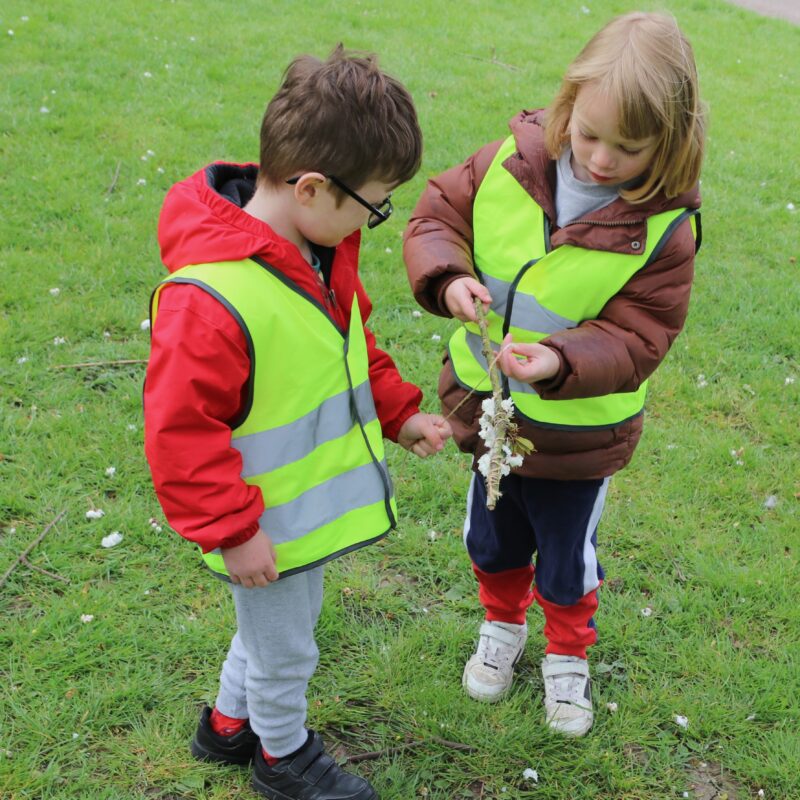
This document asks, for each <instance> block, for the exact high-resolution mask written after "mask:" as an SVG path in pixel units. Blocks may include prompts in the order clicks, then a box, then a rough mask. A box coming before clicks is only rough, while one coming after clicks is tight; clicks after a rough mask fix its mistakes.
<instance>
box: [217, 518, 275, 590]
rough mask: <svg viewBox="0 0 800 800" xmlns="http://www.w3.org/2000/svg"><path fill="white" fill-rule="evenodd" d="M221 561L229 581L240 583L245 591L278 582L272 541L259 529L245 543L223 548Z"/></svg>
mask: <svg viewBox="0 0 800 800" xmlns="http://www.w3.org/2000/svg"><path fill="white" fill-rule="evenodd" d="M222 560H223V561H224V562H225V567H226V569H227V570H228V574H229V575H230V577H231V580H232V581H233V582H234V583H240V584H241V585H242V586H244V587H245V589H252V588H253V587H254V586H266V585H267V584H268V583H270V582H272V581H276V580H278V569H277V567H276V566H275V562H276V561H277V555H276V554H275V548H274V547H273V545H272V539H270V538H269V536H267V534H266V533H264V531H262V530H261V529H260V528H259V530H258V533H256V535H255V536H253V537H252V538H251V539H248V540H247V541H246V542H244V543H242V544H240V545H237V546H236V547H223V548H222Z"/></svg>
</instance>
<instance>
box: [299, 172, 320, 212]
mask: <svg viewBox="0 0 800 800" xmlns="http://www.w3.org/2000/svg"><path fill="white" fill-rule="evenodd" d="M326 181H327V178H326V177H325V176H324V175H323V174H322V173H321V172H304V173H303V174H302V175H301V176H300V177H299V179H298V181H297V183H296V184H294V187H293V188H294V198H295V200H297V202H298V203H300V204H301V205H308V204H309V203H310V202H312V201H313V200H314V198H315V197H316V196H317V193H318V192H320V191H321V190H322V188H323V187H324V186H325V183H326Z"/></svg>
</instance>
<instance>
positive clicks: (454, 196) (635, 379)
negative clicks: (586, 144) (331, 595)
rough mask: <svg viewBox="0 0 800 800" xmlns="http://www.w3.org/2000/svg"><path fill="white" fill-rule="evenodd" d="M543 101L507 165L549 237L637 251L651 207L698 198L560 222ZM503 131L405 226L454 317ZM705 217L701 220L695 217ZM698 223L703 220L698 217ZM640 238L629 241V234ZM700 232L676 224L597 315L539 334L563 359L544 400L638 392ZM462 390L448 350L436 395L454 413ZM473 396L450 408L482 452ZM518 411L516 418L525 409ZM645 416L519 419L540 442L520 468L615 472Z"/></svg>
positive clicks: (451, 174) (684, 304) (457, 427)
mask: <svg viewBox="0 0 800 800" xmlns="http://www.w3.org/2000/svg"><path fill="white" fill-rule="evenodd" d="M542 119H543V111H542V110H539V111H523V112H521V113H520V114H519V115H517V116H516V117H514V118H513V119H512V120H511V123H510V127H511V131H512V133H513V134H514V137H515V139H516V144H517V153H515V154H514V155H513V156H511V157H510V158H508V159H507V160H506V161H505V163H504V166H505V168H506V169H507V170H508V171H509V172H510V173H511V174H512V175H513V176H514V177H515V178H516V179H517V180H518V181H519V183H520V185H521V186H522V187H523V188H524V189H525V190H526V191H527V192H528V193H529V194H530V195H531V196H532V197H533V199H534V200H535V201H536V202H537V203H538V204H539V205H540V206H541V207H542V208H543V209H544V211H545V213H546V214H547V217H548V218H549V220H550V225H551V245H552V247H553V248H556V247H558V246H560V245H563V244H570V245H575V246H577V247H584V248H592V249H596V250H605V251H611V252H615V253H635V252H637V251H638V250H639V248H640V247H641V248H644V246H645V239H646V224H645V218H646V217H648V216H651V215H653V214H657V213H659V212H661V211H667V210H670V209H676V208H692V209H695V208H699V207H700V194H699V191H698V189H697V187H695V188H694V189H692V190H691V191H689V192H686V193H685V194H683V195H681V196H680V197H675V198H672V199H668V198H666V197H664V196H662V195H660V196H658V197H656V198H654V199H653V200H651V201H648V202H646V203H643V204H640V205H632V204H631V203H628V202H626V201H625V200H623V199H621V198H618V199H617V200H615V201H614V202H613V203H611V204H610V205H608V206H606V207H605V208H602V209H600V210H599V211H595V212H593V213H591V214H587V215H586V217H585V219H583V220H581V221H579V222H572V223H570V224H568V225H565V226H564V227H563V228H558V227H557V226H556V223H555V219H556V214H555V202H554V189H555V181H556V169H555V167H556V163H555V161H554V160H553V159H552V158H551V157H550V156H549V155H548V153H547V150H546V149H545V146H544V136H543V128H542V127H541V122H542ZM501 144H502V141H497V142H493V143H492V144H488V145H486V146H485V147H483V148H481V149H480V150H479V151H478V152H477V153H475V154H474V155H473V156H471V157H470V158H468V159H467V160H466V161H465V162H464V163H462V164H459V165H458V166H456V167H453V168H452V169H449V170H447V171H446V172H443V173H442V174H441V175H439V176H438V177H436V178H433V179H432V180H430V181H429V182H428V185H427V187H426V189H425V191H424V192H423V194H422V197H421V198H420V200H419V202H418V203H417V207H416V208H415V210H414V214H413V216H412V217H411V220H410V222H409V224H408V228H407V229H406V232H405V238H404V247H403V254H404V258H405V261H406V265H407V268H408V277H409V282H410V283H411V288H412V291H413V292H414V296H415V297H416V299H417V301H418V302H419V304H420V305H421V306H422V307H423V308H425V309H426V310H428V311H430V312H431V313H433V314H438V315H440V316H445V317H449V316H450V313H449V312H448V311H447V308H446V307H445V305H444V290H445V288H446V287H447V285H448V284H449V283H450V282H451V281H453V280H455V279H456V278H458V277H459V276H464V275H471V276H473V277H474V275H475V271H474V269H473V261H472V244H473V239H472V205H473V201H474V200H475V194H476V192H477V190H478V187H479V186H480V184H481V181H482V180H483V178H484V176H485V175H486V172H487V170H488V169H489V165H490V164H491V162H492V159H493V158H494V156H495V154H496V153H497V151H498V149H499V147H500V145H501ZM698 224H699V222H698ZM698 230H699V228H698ZM634 242H636V243H637V244H636V245H634V248H635V249H634V248H632V247H631V244H632V243H634ZM694 254H695V239H694V235H693V232H692V229H691V226H690V224H689V222H688V220H687V221H686V222H684V223H682V224H681V225H680V226H678V228H677V229H676V230H675V231H674V233H673V234H672V236H671V237H670V239H669V240H668V241H667V242H666V244H665V245H664V246H663V248H662V249H661V251H660V253H658V255H657V257H656V258H655V259H654V260H653V261H652V262H651V263H650V264H649V265H648V266H647V267H646V268H645V269H642V270H640V271H639V272H638V273H637V274H636V275H634V276H633V277H632V278H631V279H630V281H628V283H627V284H626V285H625V286H623V287H622V289H621V290H620V292H619V294H617V295H615V296H614V297H612V298H611V300H609V301H608V303H607V304H606V306H605V307H604V308H603V310H602V311H601V312H600V315H599V317H598V318H597V319H593V320H587V321H585V322H582V323H581V324H580V325H578V326H577V327H576V328H571V329H569V330H564V331H560V332H558V333H555V334H552V335H551V336H548V337H547V338H546V339H543V340H542V342H541V343H542V344H544V345H547V346H548V347H551V348H552V349H553V350H555V352H556V353H557V354H558V356H559V358H560V360H561V368H560V371H559V373H558V374H557V375H556V376H555V377H553V378H551V379H550V380H547V381H542V382H538V383H534V384H533V386H534V388H535V389H536V391H537V392H538V393H539V395H540V396H541V397H542V398H543V399H545V400H568V399H572V398H579V397H595V396H599V395H604V394H610V393H612V392H632V391H635V390H636V389H637V388H638V387H639V385H640V384H641V383H642V381H644V380H646V379H647V378H648V377H649V376H650V374H651V373H652V372H653V371H654V370H655V369H656V367H657V366H658V365H659V364H660V363H661V361H662V359H663V358H664V356H665V355H666V353H667V351H668V350H669V348H670V346H671V344H672V342H673V340H674V339H675V337H676V336H677V335H678V333H679V332H680V330H681V328H682V327H683V323H684V321H685V319H686V313H687V309H688V306H689V293H690V289H691V283H692V277H693V274H694ZM466 394H467V392H466V391H465V390H464V389H463V388H462V387H461V386H460V385H459V384H458V383H457V382H456V380H455V378H454V376H453V371H452V368H451V366H450V361H449V358H448V357H447V356H446V355H445V357H444V368H443V370H442V373H441V376H440V378H439V397H440V398H441V401H442V407H443V409H444V413H445V414H449V413H450V412H451V411H452V409H454V408H455V407H456V406H457V405H458V404H459V403H460V402H461V401H462V400H463V399H464V397H465V395H466ZM484 396H485V395H477V394H476V395H473V396H472V397H470V398H469V399H468V400H467V401H466V402H465V403H464V404H463V405H462V406H461V407H460V408H458V410H457V411H456V412H455V414H454V415H453V416H452V417H451V418H450V422H451V424H452V425H453V430H454V434H455V440H456V442H457V444H458V446H459V448H460V449H461V450H463V451H464V452H471V453H474V454H475V456H476V459H477V458H478V457H479V456H480V455H481V454H482V453H483V452H484V450H483V442H482V441H481V440H480V439H479V438H478V419H479V418H480V415H481V409H480V404H481V401H482V400H483V397H484ZM518 421H519V420H518ZM642 421H643V415H639V416H637V417H634V418H633V419H631V420H628V421H626V422H624V423H622V424H621V425H619V426H617V427H615V428H611V429H603V430H584V431H569V430H558V429H552V428H544V427H539V426H536V425H531V424H530V423H525V422H522V421H520V423H521V424H520V433H521V434H522V435H523V436H526V437H527V438H529V439H531V440H532V441H533V443H534V445H535V447H536V452H535V453H532V454H531V455H529V456H527V457H526V458H525V462H524V463H523V465H522V466H521V467H519V468H518V469H516V470H515V471H516V472H518V473H519V474H521V475H526V476H530V477H537V478H554V479H560V480H582V479H589V478H601V477H605V476H607V475H611V474H613V473H614V472H616V471H617V470H619V469H621V468H622V467H624V466H625V465H626V464H627V463H628V462H629V461H630V459H631V456H632V455H633V451H634V449H635V448H636V445H637V443H638V442H639V437H640V436H641V432H642Z"/></svg>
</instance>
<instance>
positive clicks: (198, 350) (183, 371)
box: [144, 163, 422, 552]
mask: <svg viewBox="0 0 800 800" xmlns="http://www.w3.org/2000/svg"><path fill="white" fill-rule="evenodd" d="M256 169H257V168H256V166H255V165H252V164H249V165H237V164H223V163H216V164H211V165H210V166H208V167H206V168H205V169H204V170H201V171H200V172H197V173H195V174H194V175H193V176H191V177H190V178H187V179H186V180H184V181H181V182H180V183H177V184H176V185H175V186H173V187H172V189H171V190H170V191H169V193H168V194H167V197H166V200H165V201H164V207H163V209H162V211H161V217H160V219H159V224H158V240H159V244H160V246H161V258H162V260H163V262H164V264H165V265H166V266H167V268H168V269H169V270H170V272H174V271H175V270H177V269H180V268H181V267H184V266H186V265H187V264H198V263H208V262H216V261H239V260H242V259H245V258H249V257H250V256H253V255H257V256H260V257H261V258H263V259H264V260H265V261H267V262H269V263H270V264H271V265H272V266H274V267H276V268H277V269H279V270H280V271H281V272H283V273H284V274H285V275H286V276H287V277H288V278H290V279H291V280H292V281H294V283H296V284H297V285H298V286H299V287H300V288H302V289H303V290H304V291H305V292H307V293H308V294H310V295H311V296H313V297H315V298H317V299H318V300H319V302H320V303H322V304H324V305H326V307H327V308H328V312H329V313H330V314H331V315H332V316H333V317H334V319H335V320H336V321H337V322H338V323H339V325H340V327H342V328H343V329H346V328H347V325H348V322H349V315H350V300H351V298H352V297H353V294H354V293H355V294H357V295H358V302H359V306H360V308H361V312H362V315H363V317H364V320H365V321H366V320H367V319H368V317H369V314H370V312H371V310H372V304H371V303H370V300H369V298H368V297H367V294H366V292H365V290H364V287H363V286H362V285H361V281H360V279H359V277H358V250H359V243H360V232H358V231H356V233H354V234H352V235H351V236H349V237H348V238H347V239H345V240H344V241H343V242H342V243H341V244H340V245H339V246H338V247H337V248H336V249H335V251H333V253H332V257H333V261H332V266H331V269H330V289H331V290H332V292H333V294H334V296H335V298H336V299H337V301H338V302H336V303H335V304H332V303H330V301H329V300H328V302H326V299H325V297H323V294H324V293H325V292H326V290H325V289H324V288H323V287H322V285H321V284H320V281H319V279H318V278H317V274H316V273H315V271H314V270H313V269H312V268H311V267H310V266H309V265H308V263H307V262H306V261H305V259H304V258H303V257H302V255H301V254H300V251H299V250H298V249H297V248H296V247H295V246H294V245H293V244H292V243H290V242H289V241H287V240H286V239H284V238H282V237H281V236H279V235H278V234H276V233H275V232H274V231H273V230H272V228H270V227H269V225H267V224H266V223H265V222H262V221H261V220H258V219H256V218H255V217H251V216H250V215H249V214H247V213H245V212H244V211H243V210H242V207H241V206H242V205H243V203H244V202H246V200H247V199H248V198H249V196H250V195H251V193H252V189H253V182H254V179H255V175H256ZM365 335H366V338H367V348H368V355H369V365H370V366H369V375H370V383H371V386H372V393H373V396H374V398H375V407H376V410H377V413H378V418H379V420H380V422H381V426H382V428H383V434H384V436H386V437H387V438H389V439H392V440H393V441H396V440H397V434H398V431H399V430H400V428H401V427H402V425H403V423H404V422H405V421H406V420H407V419H408V418H409V417H410V416H412V415H413V414H415V413H417V412H418V411H419V402H420V400H421V399H422V393H421V392H420V390H419V389H418V388H417V387H416V386H414V385H413V384H410V383H406V382H404V381H403V380H402V378H401V377H400V374H399V373H398V371H397V369H396V367H395V365H394V363H393V361H392V359H391V358H390V357H389V356H388V355H387V354H386V353H385V352H383V351H382V350H380V349H378V347H376V344H375V337H374V336H373V335H372V333H371V332H370V331H369V330H367V329H366V328H365ZM151 336H152V342H151V353H150V361H149V363H148V366H147V377H146V380H145V389H144V418H145V453H146V455H147V460H148V463H149V465H150V471H151V473H152V476H153V483H154V485H155V489H156V494H157V495H158V499H159V501H160V503H161V507H162V508H163V510H164V514H165V515H166V517H167V520H168V521H169V523H170V525H171V526H172V527H173V528H174V529H175V530H176V531H178V533H180V534H181V536H183V537H185V538H186V539H189V540H190V541H193V542H197V543H198V544H199V545H200V546H201V547H202V549H203V551H204V552H207V551H209V550H213V549H214V548H216V547H234V546H235V545H237V544H242V543H243V542H245V541H247V540H248V539H249V538H250V537H251V536H253V535H254V534H255V532H256V531H257V530H258V519H259V517H260V515H261V513H262V511H263V510H264V503H263V500H262V497H261V490H260V489H259V488H258V487H255V486H250V485H248V484H246V483H245V482H244V481H243V480H242V478H241V469H242V460H241V456H240V454H239V452H238V451H237V450H235V449H234V448H232V447H231V428H230V427H229V425H228V424H227V422H226V420H232V419H234V418H235V417H236V416H237V414H238V412H239V409H240V407H241V404H242V400H243V392H244V390H245V386H246V383H247V378H248V375H249V371H250V360H249V357H248V354H247V346H246V343H245V339H244V336H243V334H242V332H241V329H240V328H239V325H238V323H237V322H236V320H235V319H234V318H233V317H232V316H231V314H230V313H229V312H228V311H227V310H226V309H225V307H224V306H223V305H222V304H221V303H220V302H218V301H217V300H216V299H215V298H214V297H212V296H211V295H210V294H208V293H206V292H205V291H203V290H202V289H199V288H198V287H196V286H192V285H188V284H176V285H169V286H166V287H165V288H164V289H163V290H162V292H161V296H160V299H159V306H158V316H157V320H156V322H155V324H154V325H153V329H152V332H151ZM297 368H298V369H310V370H313V369H316V368H317V365H315V364H298V365H297ZM267 533H269V531H267Z"/></svg>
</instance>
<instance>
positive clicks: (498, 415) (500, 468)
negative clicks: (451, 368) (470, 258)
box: [475, 298, 534, 511]
mask: <svg viewBox="0 0 800 800" xmlns="http://www.w3.org/2000/svg"><path fill="white" fill-rule="evenodd" d="M475 314H476V316H477V320H478V327H479V328H480V332H481V352H482V353H483V357H484V359H486V364H487V367H488V371H489V380H490V382H491V384H492V397H491V399H488V398H487V399H486V400H484V401H483V412H484V413H483V416H482V417H481V430H480V433H479V436H480V437H481V438H482V439H483V440H484V442H485V443H486V446H487V448H488V450H489V451H488V453H486V454H484V455H483V456H481V457H480V459H478V470H479V471H480V472H481V474H482V475H483V476H484V477H485V479H486V507H487V508H488V509H489V510H490V511H491V510H492V509H494V507H495V506H496V505H497V501H498V500H499V499H500V497H501V495H502V492H501V491H500V479H501V478H502V477H503V475H508V474H509V473H510V472H511V468H512V467H518V466H520V465H521V464H522V459H523V456H524V455H526V454H527V453H531V452H533V450H534V447H533V443H532V442H531V441H529V440H528V439H526V438H524V437H523V436H520V435H519V428H518V426H517V423H516V422H513V416H514V402H513V400H512V399H511V398H510V397H507V398H505V399H503V388H502V384H501V382H500V371H499V370H498V368H497V354H495V352H494V350H492V343H491V340H490V339H489V323H488V322H487V320H486V314H485V313H484V311H483V304H482V303H481V301H480V300H478V299H477V298H475Z"/></svg>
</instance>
